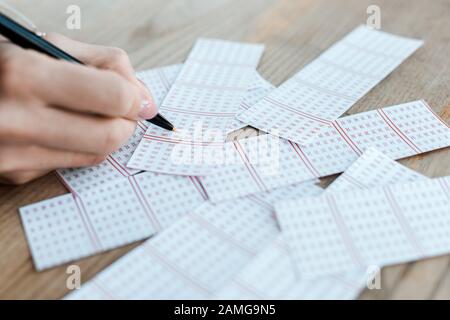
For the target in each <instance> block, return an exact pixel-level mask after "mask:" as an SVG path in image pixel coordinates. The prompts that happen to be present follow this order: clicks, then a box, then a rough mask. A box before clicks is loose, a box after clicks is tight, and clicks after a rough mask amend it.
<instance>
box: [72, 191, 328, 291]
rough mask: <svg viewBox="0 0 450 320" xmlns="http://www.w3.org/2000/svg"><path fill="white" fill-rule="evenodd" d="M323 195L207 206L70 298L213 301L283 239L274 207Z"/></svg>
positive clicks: (265, 196)
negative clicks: (265, 249)
mask: <svg viewBox="0 0 450 320" xmlns="http://www.w3.org/2000/svg"><path fill="white" fill-rule="evenodd" d="M321 191H322V189H321V188H319V187H317V186H315V185H314V183H313V182H308V183H305V184H301V185H298V186H295V187H294V186H291V187H289V188H285V189H282V190H277V191H274V192H272V193H270V194H260V195H258V196H252V197H249V198H245V199H241V200H240V201H232V202H225V203H222V204H219V205H213V204H211V203H207V204H204V205H202V206H201V207H200V208H198V209H197V210H195V211H194V212H193V213H192V214H190V215H188V216H186V217H183V218H181V219H180V220H179V221H178V222H176V223H175V224H174V225H172V226H171V227H169V228H168V229H166V230H164V231H163V232H161V233H159V234H158V235H157V236H155V237H154V238H152V239H150V240H148V241H147V242H145V243H144V244H142V245H140V246H139V247H137V248H136V249H134V250H132V251H131V252H130V253H128V254H127V255H125V256H124V257H122V258H121V259H119V260H117V261H116V262H115V263H113V264H112V265H111V266H109V267H108V268H106V269H105V270H104V271H103V272H101V273H99V274H98V275H97V276H96V277H94V279H92V280H91V281H89V282H88V283H85V284H84V285H83V286H82V288H81V289H80V290H77V291H76V292H73V293H72V294H71V295H69V296H68V298H69V299H86V298H87V299H111V298H118V299H120V298H121V299H206V298H210V297H212V295H213V294H214V292H217V291H218V290H219V289H220V288H221V287H222V286H223V285H224V284H225V283H227V281H229V280H230V279H231V278H232V277H233V276H234V274H236V273H237V272H238V271H239V270H240V269H241V268H242V267H243V266H244V265H245V264H246V263H247V262H249V261H250V260H251V259H252V258H253V257H254V256H255V255H256V253H257V252H258V251H259V250H260V249H261V248H263V247H264V246H265V245H266V244H269V243H270V242H271V241H272V240H273V239H275V238H276V236H277V235H278V234H279V229H278V225H277V222H276V220H275V218H274V214H273V210H272V206H271V203H270V202H276V201H279V200H281V199H285V198H286V197H287V198H290V197H291V198H298V197H300V196H305V195H314V194H319V193H320V192H321Z"/></svg>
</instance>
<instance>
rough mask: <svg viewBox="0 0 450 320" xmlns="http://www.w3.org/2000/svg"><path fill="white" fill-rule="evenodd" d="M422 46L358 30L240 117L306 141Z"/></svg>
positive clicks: (410, 41)
mask: <svg viewBox="0 0 450 320" xmlns="http://www.w3.org/2000/svg"><path fill="white" fill-rule="evenodd" d="M422 44H423V42H422V41H419V40H414V39H408V38H403V37H399V36H395V35H391V34H388V33H384V32H380V31H376V30H372V29H369V28H367V27H365V26H360V27H358V28H356V29H355V30H354V31H352V32H351V33H350V34H348V35H347V36H346V37H344V38H343V39H342V40H341V41H339V42H337V43H336V44H334V45H333V46H332V47H331V48H329V49H328V50H327V51H325V52H324V53H323V54H321V55H320V56H319V57H318V58H317V59H316V60H314V61H313V62H311V63H310V64H309V65H307V66H306V67H305V68H304V69H302V70H301V71H300V72H298V73H297V74H296V75H295V76H294V77H292V78H291V79H289V80H288V81H286V82H285V83H283V84H282V85H281V86H280V87H279V88H278V89H276V90H273V91H272V92H271V93H270V94H269V95H268V96H266V97H265V98H264V99H263V100H262V101H261V102H259V103H257V104H256V105H254V106H253V107H252V108H249V109H248V110H246V111H244V112H243V113H241V114H240V115H238V118H239V120H241V121H243V122H245V123H247V124H249V125H251V126H253V127H256V128H258V129H261V130H263V131H266V132H269V133H272V134H278V135H280V136H281V137H283V138H285V139H288V140H291V141H294V142H297V143H299V144H301V145H302V144H305V143H308V142H310V141H312V139H313V138H316V137H317V134H318V133H319V132H321V131H322V130H323V129H326V128H327V127H328V126H330V123H331V122H332V121H333V120H335V119H337V118H339V116H341V115H342V114H343V113H344V112H345V111H346V110H348V109H349V108H350V107H351V106H352V105H353V104H355V103H356V102H357V101H358V100H359V99H360V98H361V97H363V96H364V95H365V94H366V93H368V92H369V91H370V90H371V89H372V88H373V87H375V86H376V85H377V84H378V83H379V82H380V81H381V80H383V79H384V78H385V77H386V76H387V75H388V74H389V73H391V72H392V71H393V70H394V69H395V68H396V67H397V66H399V65H400V64H401V63H402V62H403V61H404V60H405V59H406V58H408V57H409V56H410V55H411V54H412V53H414V51H416V50H417V49H418V48H419V47H420V46H421V45H422Z"/></svg>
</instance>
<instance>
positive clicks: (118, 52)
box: [109, 47, 130, 65]
mask: <svg viewBox="0 0 450 320" xmlns="http://www.w3.org/2000/svg"><path fill="white" fill-rule="evenodd" d="M109 55H110V59H111V60H110V63H112V64H117V65H120V64H124V63H125V64H128V63H129V62H130V59H129V58H128V54H127V53H126V52H125V50H123V49H121V48H117V47H111V48H109Z"/></svg>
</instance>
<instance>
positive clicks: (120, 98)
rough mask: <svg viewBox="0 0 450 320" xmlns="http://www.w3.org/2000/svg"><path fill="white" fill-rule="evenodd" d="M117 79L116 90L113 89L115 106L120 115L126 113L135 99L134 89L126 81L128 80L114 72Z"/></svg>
mask: <svg viewBox="0 0 450 320" xmlns="http://www.w3.org/2000/svg"><path fill="white" fill-rule="evenodd" d="M114 76H115V77H116V79H117V90H115V99H114V100H113V101H115V106H116V109H117V110H118V111H119V112H120V114H121V115H126V114H127V113H128V112H129V109H130V108H131V107H132V105H133V102H134V100H135V94H136V90H135V89H134V87H133V86H132V85H131V84H130V83H128V81H126V80H124V79H122V78H121V77H120V76H119V75H116V74H114Z"/></svg>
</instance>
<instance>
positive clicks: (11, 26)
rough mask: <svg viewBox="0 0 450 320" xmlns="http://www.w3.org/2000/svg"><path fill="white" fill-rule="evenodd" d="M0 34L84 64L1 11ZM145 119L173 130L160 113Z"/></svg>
mask: <svg viewBox="0 0 450 320" xmlns="http://www.w3.org/2000/svg"><path fill="white" fill-rule="evenodd" d="M0 34H1V35H3V36H4V37H5V38H7V39H9V40H10V41H11V42H12V43H14V44H16V45H18V46H20V47H22V48H25V49H33V50H36V51H39V52H41V53H43V54H46V55H48V56H50V57H53V58H56V59H60V60H66V61H69V62H72V63H77V64H84V63H82V62H81V61H80V60H78V59H77V58H75V57H73V56H71V55H70V54H68V53H67V52H64V51H63V50H61V49H59V48H58V47H56V46H54V45H53V44H51V43H50V42H48V41H46V40H45V39H43V38H42V37H40V36H38V35H37V34H35V33H34V32H32V31H30V30H28V29H27V28H25V27H23V26H21V25H20V24H18V23H17V22H15V21H14V20H12V19H10V18H9V17H7V16H5V15H4V14H3V13H1V12H0ZM147 121H148V122H150V123H153V124H154V125H156V126H158V127H161V128H163V129H166V130H170V131H175V127H174V126H173V124H171V123H170V122H169V121H168V120H167V119H166V118H164V117H163V116H162V115H160V114H157V115H156V116H155V117H154V118H152V119H148V120H147Z"/></svg>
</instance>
